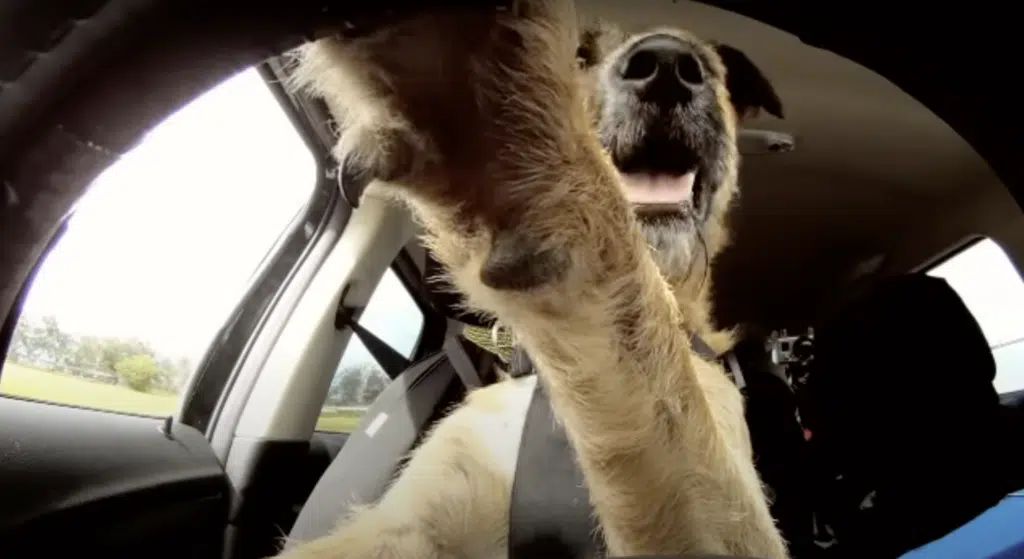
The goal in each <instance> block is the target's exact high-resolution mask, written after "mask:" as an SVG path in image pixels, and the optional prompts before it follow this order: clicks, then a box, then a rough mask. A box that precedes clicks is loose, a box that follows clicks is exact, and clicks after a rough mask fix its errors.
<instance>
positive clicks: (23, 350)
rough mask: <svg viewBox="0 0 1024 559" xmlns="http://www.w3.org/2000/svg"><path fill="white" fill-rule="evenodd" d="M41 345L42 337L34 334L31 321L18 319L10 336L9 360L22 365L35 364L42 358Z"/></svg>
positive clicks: (34, 330) (42, 348) (42, 350)
mask: <svg viewBox="0 0 1024 559" xmlns="http://www.w3.org/2000/svg"><path fill="white" fill-rule="evenodd" d="M43 346H44V344H43V343H42V338H40V337H39V336H38V335H37V334H36V328H35V327H34V326H33V325H32V322H31V321H29V320H26V319H22V320H19V321H18V324H17V325H16V326H15V327H14V333H13V335H12V336H11V349H10V357H11V360H12V361H15V362H17V363H21V364H24V365H36V364H38V363H39V362H40V361H41V360H42V356H43V353H44V347H43Z"/></svg>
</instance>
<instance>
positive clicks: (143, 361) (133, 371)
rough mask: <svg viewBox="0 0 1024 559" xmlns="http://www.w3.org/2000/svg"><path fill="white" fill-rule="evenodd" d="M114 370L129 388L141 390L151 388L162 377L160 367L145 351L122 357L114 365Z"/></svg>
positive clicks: (144, 390)
mask: <svg viewBox="0 0 1024 559" xmlns="http://www.w3.org/2000/svg"><path fill="white" fill-rule="evenodd" d="M114 372H115V373H117V376H118V377H119V378H120V379H121V382H123V383H124V384H125V385H127V386H128V388H131V389H132V390H137V391H139V392H147V391H149V390H151V389H152V388H153V386H154V385H155V384H156V383H157V381H158V380H159V379H160V367H159V366H158V365H157V364H156V361H155V360H154V359H153V358H152V357H151V356H149V355H146V354H144V353H139V354H135V355H129V356H127V357H124V358H122V359H121V360H120V361H118V362H117V363H116V364H115V365H114Z"/></svg>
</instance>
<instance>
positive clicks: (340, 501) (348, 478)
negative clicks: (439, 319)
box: [288, 352, 463, 546]
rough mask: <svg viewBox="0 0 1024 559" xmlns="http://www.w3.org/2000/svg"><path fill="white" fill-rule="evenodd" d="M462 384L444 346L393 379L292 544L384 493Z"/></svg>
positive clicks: (304, 515) (319, 489)
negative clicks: (355, 506) (442, 350)
mask: <svg viewBox="0 0 1024 559" xmlns="http://www.w3.org/2000/svg"><path fill="white" fill-rule="evenodd" d="M462 388H463V385H462V382H461V380H460V379H459V376H458V374H457V373H456V371H455V368H454V367H453V366H452V362H451V361H450V360H449V359H448V357H447V355H446V354H445V353H444V352H438V353H435V354H434V355H431V356H429V357H427V358H425V359H422V360H420V361H419V362H417V363H415V364H413V365H412V366H411V367H410V368H409V369H408V370H406V371H405V372H403V373H401V374H400V375H398V376H397V377H396V378H395V379H394V380H393V381H392V382H391V383H390V384H388V386H387V388H385V389H384V391H383V392H381V394H380V396H378V397H377V400H376V401H374V403H373V405H372V406H370V408H369V410H367V412H366V414H365V415H364V416H363V419H362V421H361V422H360V424H359V427H358V428H357V429H356V430H355V431H354V432H353V433H352V435H351V436H350V437H349V439H348V441H347V442H346V443H345V446H343V447H342V448H341V450H340V451H339V452H338V455H337V456H336V457H335V459H334V461H333V462H332V463H331V465H330V466H329V467H328V468H327V470H326V471H325V472H324V474H323V476H322V477H321V478H320V481H319V482H317V484H316V486H315V487H314V488H313V491H312V492H311V493H310V495H309V498H308V499H307V500H306V503H305V505H304V506H303V507H302V510H301V511H300V512H299V516H298V518H297V519H296V520H295V524H294V525H293V527H292V530H291V533H290V534H289V543H288V546H291V545H294V543H295V542H299V541H306V540H311V539H314V538H317V537H320V536H323V535H325V534H327V533H328V532H329V531H330V530H331V529H332V528H334V526H335V525H337V523H338V521H339V520H340V519H342V518H344V517H345V516H346V515H347V514H348V512H349V511H350V510H351V509H352V507H353V506H354V505H359V504H365V503H372V502H374V501H376V500H377V499H379V498H380V497H381V496H382V495H383V494H384V492H385V491H386V490H387V488H388V486H389V485H390V484H391V481H392V480H393V479H394V477H395V475H396V474H397V473H398V471H399V470H400V468H401V466H402V463H403V460H404V459H405V458H406V457H407V456H408V454H409V452H410V451H412V449H413V448H414V447H415V445H416V444H417V443H418V442H419V440H420V438H421V437H422V435H423V433H424V432H426V430H427V429H428V428H429V427H430V424H431V423H432V422H433V421H436V420H437V419H438V418H439V416H440V415H441V414H442V413H443V411H444V409H445V408H447V406H448V405H449V404H450V403H451V402H453V401H455V400H456V399H457V398H458V397H460V395H461V394H462V393H463V391H462Z"/></svg>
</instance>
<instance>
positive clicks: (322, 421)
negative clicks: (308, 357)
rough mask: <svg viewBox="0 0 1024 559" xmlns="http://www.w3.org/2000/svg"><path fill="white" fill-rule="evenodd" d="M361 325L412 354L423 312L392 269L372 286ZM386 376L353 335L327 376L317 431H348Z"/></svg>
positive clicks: (378, 393)
mask: <svg viewBox="0 0 1024 559" xmlns="http://www.w3.org/2000/svg"><path fill="white" fill-rule="evenodd" d="M359 324H360V325H362V326H363V327H364V328H366V329H367V330H369V331H370V332H372V333H373V334H374V335H375V336H377V337H378V338H380V340H381V341H383V342H385V343H386V344H388V345H389V346H391V347H392V348H394V349H395V350H396V351H398V353H401V354H402V355H404V356H405V357H407V358H412V356H413V353H414V352H415V351H416V346H417V345H418V344H419V340H420V336H421V335H422V334H423V311H421V310H420V308H419V306H418V305H417V304H416V300H415V299H413V297H412V295H411V294H410V293H409V290H408V289H406V287H405V285H404V284H403V283H402V281H401V280H400V279H399V278H398V275H397V274H395V272H394V270H392V269H391V268H388V270H387V271H386V272H385V273H384V276H383V277H382V278H381V281H380V283H379V284H377V287H376V288H374V290H373V294H372V295H371V296H370V300H369V301H368V302H367V304H366V309H365V310H364V311H363V314H362V316H360V317H359ZM390 381H391V379H390V378H389V377H388V376H387V374H386V373H385V372H384V369H383V368H382V367H381V366H380V364H378V363H377V361H376V360H375V359H374V358H373V356H372V355H371V354H370V352H369V351H368V350H367V349H366V346H365V345H363V342H361V341H360V340H359V338H358V337H357V336H355V335H354V334H353V336H352V338H351V339H350V340H349V342H348V346H347V347H346V348H345V353H344V354H343V355H342V356H341V360H340V361H339V363H338V368H337V369H336V371H335V373H334V378H332V379H331V387H330V389H329V390H328V393H327V398H326V399H325V400H324V407H323V409H321V411H320V418H319V419H318V420H317V424H316V430H317V431H324V432H329V433H351V432H352V431H353V430H355V428H356V427H357V426H358V425H359V420H360V418H362V416H363V413H365V412H366V409H367V408H368V407H369V406H370V404H372V403H373V401H374V400H376V399H377V396H379V395H380V393H381V392H382V391H383V390H384V389H385V388H386V387H387V385H388V383H389V382H390Z"/></svg>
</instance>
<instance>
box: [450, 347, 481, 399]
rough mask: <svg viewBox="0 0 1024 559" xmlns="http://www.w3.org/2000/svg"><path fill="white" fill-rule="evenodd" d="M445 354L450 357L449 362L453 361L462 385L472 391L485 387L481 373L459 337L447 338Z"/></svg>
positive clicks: (453, 366)
mask: <svg viewBox="0 0 1024 559" xmlns="http://www.w3.org/2000/svg"><path fill="white" fill-rule="evenodd" d="M444 352H445V354H446V355H447V356H448V360H449V361H451V363H452V368H453V369H455V374H457V375H459V379H460V380H462V384H464V385H466V388H468V389H470V390H472V389H474V388H480V387H482V386H483V385H484V382H483V379H482V378H480V372H479V371H477V369H476V366H475V365H473V360H472V359H470V358H469V354H468V353H466V348H465V347H463V345H462V342H461V341H460V340H459V336H458V335H450V336H445V339H444Z"/></svg>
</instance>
